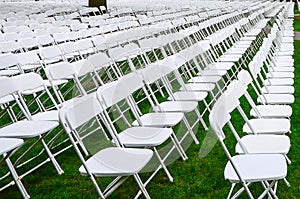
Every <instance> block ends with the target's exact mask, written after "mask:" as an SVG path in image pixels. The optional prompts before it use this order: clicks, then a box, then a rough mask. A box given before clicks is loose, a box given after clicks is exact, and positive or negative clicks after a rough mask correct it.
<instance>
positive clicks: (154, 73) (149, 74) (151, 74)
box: [137, 64, 166, 84]
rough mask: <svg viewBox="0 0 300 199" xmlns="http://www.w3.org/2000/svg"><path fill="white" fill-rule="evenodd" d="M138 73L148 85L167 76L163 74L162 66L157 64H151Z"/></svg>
mask: <svg viewBox="0 0 300 199" xmlns="http://www.w3.org/2000/svg"><path fill="white" fill-rule="evenodd" d="M137 72H138V73H139V74H141V75H142V77H143V80H144V81H145V83H146V84H152V83H154V82H156V81H158V80H159V79H160V78H162V77H163V76H164V75H166V74H164V73H163V71H162V69H161V66H160V65H157V64H151V65H149V66H147V67H146V68H143V69H141V70H138V71H137Z"/></svg>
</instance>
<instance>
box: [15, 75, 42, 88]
mask: <svg viewBox="0 0 300 199" xmlns="http://www.w3.org/2000/svg"><path fill="white" fill-rule="evenodd" d="M11 78H12V79H13V81H14V82H15V84H16V86H17V88H18V90H19V91H20V92H23V91H26V90H33V89H36V88H40V87H44V86H45V83H44V81H43V79H42V77H41V76H40V75H39V74H37V73H26V74H20V75H16V76H13V77H11Z"/></svg>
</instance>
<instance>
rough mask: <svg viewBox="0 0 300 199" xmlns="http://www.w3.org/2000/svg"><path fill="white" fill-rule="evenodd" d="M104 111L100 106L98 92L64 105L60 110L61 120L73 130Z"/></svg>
mask: <svg viewBox="0 0 300 199" xmlns="http://www.w3.org/2000/svg"><path fill="white" fill-rule="evenodd" d="M102 112H103V108H102V107H101V106H100V104H99V102H98V100H97V98H96V94H95V93H92V94H89V95H85V96H82V97H80V98H78V99H76V100H74V101H73V102H71V103H67V105H65V106H63V107H62V110H61V111H60V120H61V122H62V123H66V124H67V125H68V126H69V130H71V131H73V130H76V128H78V127H79V126H81V125H83V124H84V123H86V122H88V121H89V120H91V119H93V118H95V117H96V116H97V115H99V114H101V113H102ZM64 126H65V125H64Z"/></svg>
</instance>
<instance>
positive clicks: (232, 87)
mask: <svg viewBox="0 0 300 199" xmlns="http://www.w3.org/2000/svg"><path fill="white" fill-rule="evenodd" d="M246 91H247V86H245V85H244V84H243V82H241V81H238V80H233V81H232V82H231V83H230V84H229V85H228V86H227V90H226V91H225V94H226V95H228V96H230V98H232V99H239V98H240V97H242V96H243V95H244V94H245V92H246ZM230 98H229V99H230Z"/></svg>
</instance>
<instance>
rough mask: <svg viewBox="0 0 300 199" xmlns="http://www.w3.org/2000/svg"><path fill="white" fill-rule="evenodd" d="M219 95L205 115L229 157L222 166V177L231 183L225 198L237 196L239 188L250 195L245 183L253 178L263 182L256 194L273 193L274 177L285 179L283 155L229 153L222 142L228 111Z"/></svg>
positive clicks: (251, 196) (250, 182)
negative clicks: (261, 187)
mask: <svg viewBox="0 0 300 199" xmlns="http://www.w3.org/2000/svg"><path fill="white" fill-rule="evenodd" d="M220 99H222V98H219V101H218V102H217V103H216V104H215V105H214V107H213V109H212V111H211V113H210V115H209V121H210V124H211V127H212V129H213V131H214V133H215V134H216V136H217V138H218V140H219V141H220V143H221V146H222V148H223V150H224V152H225V153H226V156H227V158H228V160H229V161H228V162H227V164H226V166H225V169H224V177H225V179H226V180H229V181H230V182H231V183H232V187H231V189H230V191H229V195H228V198H231V197H236V196H239V195H240V194H241V193H242V192H243V191H246V193H247V195H248V197H250V198H254V197H253V195H252V193H251V191H250V188H249V186H250V184H252V183H255V182H260V183H262V184H263V187H264V191H263V193H262V194H261V195H260V197H264V196H265V195H266V194H270V195H271V196H273V197H277V196H276V193H275V191H274V185H275V184H276V183H277V181H278V180H280V179H285V177H286V175H287V163H286V160H285V157H284V156H283V155H281V154H249V153H247V152H246V151H245V153H246V154H244V155H235V156H232V155H231V154H230V152H229V150H228V148H227V146H226V145H225V143H224V139H225V138H226V137H225V134H224V132H223V130H222V129H223V127H224V126H225V124H227V123H228V121H229V120H230V114H229V113H228V110H226V108H225V107H224V106H225V103H226V102H225V101H224V100H220ZM223 99H224V98H223ZM241 144H242V143H241ZM269 182H270V183H269ZM238 183H241V185H242V186H243V187H242V188H241V189H240V190H238V191H237V192H236V194H235V195H233V196H232V193H233V191H234V188H235V186H236V184H238Z"/></svg>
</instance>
